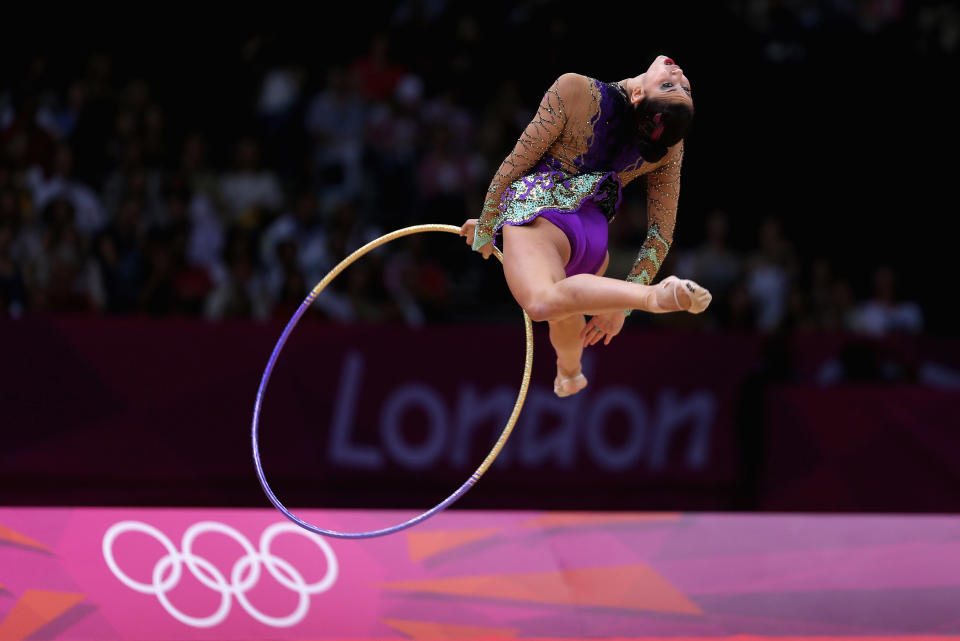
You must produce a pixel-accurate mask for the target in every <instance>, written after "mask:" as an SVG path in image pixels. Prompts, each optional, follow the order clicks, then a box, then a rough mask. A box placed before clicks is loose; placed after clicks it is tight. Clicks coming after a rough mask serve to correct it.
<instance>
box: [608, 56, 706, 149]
mask: <svg viewBox="0 0 960 641" xmlns="http://www.w3.org/2000/svg"><path fill="white" fill-rule="evenodd" d="M624 85H625V86H624V89H625V90H626V92H627V98H628V99H629V100H630V104H631V105H633V108H634V112H635V115H636V123H637V129H638V130H639V140H640V142H641V150H642V151H643V157H644V159H645V160H647V161H651V162H655V161H657V160H660V158H662V157H663V156H664V155H665V154H666V153H667V148H668V147H672V146H673V145H675V144H677V143H678V142H680V141H681V140H683V137H684V136H685V135H686V134H687V130H688V129H689V128H690V123H692V122H693V92H692V90H691V88H690V81H689V80H688V79H687V77H686V76H685V75H684V74H683V69H681V68H680V66H679V65H677V64H676V63H675V62H674V61H673V60H672V59H671V58H668V57H667V56H657V57H656V58H655V59H654V61H653V63H651V65H650V67H648V68H647V70H646V71H644V72H643V73H642V74H640V75H639V76H636V77H634V78H630V79H629V80H627V81H626V82H625V83H624Z"/></svg>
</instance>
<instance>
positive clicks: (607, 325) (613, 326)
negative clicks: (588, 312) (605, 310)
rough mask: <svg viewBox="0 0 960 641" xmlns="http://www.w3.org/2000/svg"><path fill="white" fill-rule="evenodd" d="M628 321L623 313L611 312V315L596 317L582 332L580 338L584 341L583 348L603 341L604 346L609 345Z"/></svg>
mask: <svg viewBox="0 0 960 641" xmlns="http://www.w3.org/2000/svg"><path fill="white" fill-rule="evenodd" d="M626 319H627V317H626V315H625V314H624V313H623V312H611V313H609V314H600V315H598V316H594V317H593V318H591V319H590V321H589V322H588V323H587V325H586V327H584V328H583V329H582V330H580V338H581V339H582V340H583V346H584V347H588V346H590V345H596V344H597V343H598V342H600V339H601V338H602V339H603V344H604V345H609V344H610V341H612V340H613V337H614V336H616V335H617V334H619V333H620V330H621V329H623V322H624V321H625V320H626Z"/></svg>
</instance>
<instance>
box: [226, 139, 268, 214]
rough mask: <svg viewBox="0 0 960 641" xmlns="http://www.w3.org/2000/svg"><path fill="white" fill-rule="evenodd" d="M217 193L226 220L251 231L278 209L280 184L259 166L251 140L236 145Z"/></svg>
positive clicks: (252, 140)
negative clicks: (232, 164)
mask: <svg viewBox="0 0 960 641" xmlns="http://www.w3.org/2000/svg"><path fill="white" fill-rule="evenodd" d="M220 193H221V195H222V197H223V200H224V203H225V205H226V208H227V212H228V216H229V219H230V220H231V221H233V222H234V223H236V224H239V225H241V226H242V227H246V228H250V229H252V228H255V227H257V226H259V225H260V224H261V223H263V222H265V221H266V220H267V219H268V218H269V217H270V215H271V214H272V213H275V212H276V211H277V210H278V209H280V207H281V205H282V204H283V192H282V191H281V189H280V181H279V180H278V179H277V176H276V175H275V174H274V173H273V172H272V171H270V170H269V169H264V168H263V167H261V166H260V147H259V145H258V144H257V142H256V141H255V140H254V139H253V138H249V137H248V138H244V139H243V140H241V141H240V143H239V144H238V145H237V154H236V160H235V163H234V170H233V171H232V172H230V173H228V174H226V175H224V176H223V178H222V179H221V181H220Z"/></svg>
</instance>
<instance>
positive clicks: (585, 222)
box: [507, 199, 609, 277]
mask: <svg viewBox="0 0 960 641" xmlns="http://www.w3.org/2000/svg"><path fill="white" fill-rule="evenodd" d="M540 216H542V217H543V218H546V219H547V220H549V221H550V222H551V223H553V224H554V225H556V226H557V227H559V228H560V230H561V231H562V232H563V233H564V235H565V236H566V237H567V240H568V241H569V242H570V260H569V261H567V264H566V265H565V266H564V271H565V272H566V274H567V276H568V277H570V276H573V275H574V274H596V273H597V271H598V270H599V269H600V268H601V267H602V266H603V261H604V260H606V257H607V234H608V231H609V223H607V217H606V216H604V215H603V211H602V210H601V209H600V207H599V205H598V204H597V203H596V202H594V201H593V200H589V199H588V200H585V201H584V202H583V204H582V205H581V206H580V208H579V209H577V210H576V211H570V212H559V211H556V210H546V211H544V212H542V213H539V214H537V216H535V217H534V218H536V217H540ZM532 220H533V219H531V220H528V221H526V223H512V222H508V223H507V224H508V225H523V224H527V223H529V222H531V221H532Z"/></svg>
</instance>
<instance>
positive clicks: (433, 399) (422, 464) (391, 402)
mask: <svg viewBox="0 0 960 641" xmlns="http://www.w3.org/2000/svg"><path fill="white" fill-rule="evenodd" d="M415 405H419V406H420V407H422V408H423V409H424V410H425V411H426V413H427V417H428V419H429V420H428V421H427V427H428V428H429V432H428V435H427V440H426V441H424V442H423V443H422V444H420V445H415V444H412V443H409V442H408V441H407V440H406V439H405V438H404V436H403V421H402V417H403V415H404V414H405V413H406V411H407V409H408V408H410V407H413V406H415ZM449 425H450V421H449V419H448V418H447V410H446V408H444V406H443V399H442V398H440V395H439V394H437V393H436V392H435V391H433V390H432V389H430V388H429V387H427V386H426V385H424V384H422V383H410V384H407V385H404V386H403V387H401V388H400V389H398V390H397V391H395V392H394V393H393V394H391V395H390V396H389V397H388V398H387V402H386V404H385V405H384V406H383V413H382V414H381V415H380V435H381V437H382V438H383V442H384V445H386V447H387V451H388V452H389V453H390V456H391V457H392V458H393V460H395V461H396V462H397V463H399V464H400V465H402V466H403V467H406V468H409V469H412V470H422V469H423V468H426V467H430V466H431V465H434V464H435V463H436V462H437V459H438V458H440V454H441V453H442V452H443V445H444V434H445V433H446V432H447V427H448V426H449Z"/></svg>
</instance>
